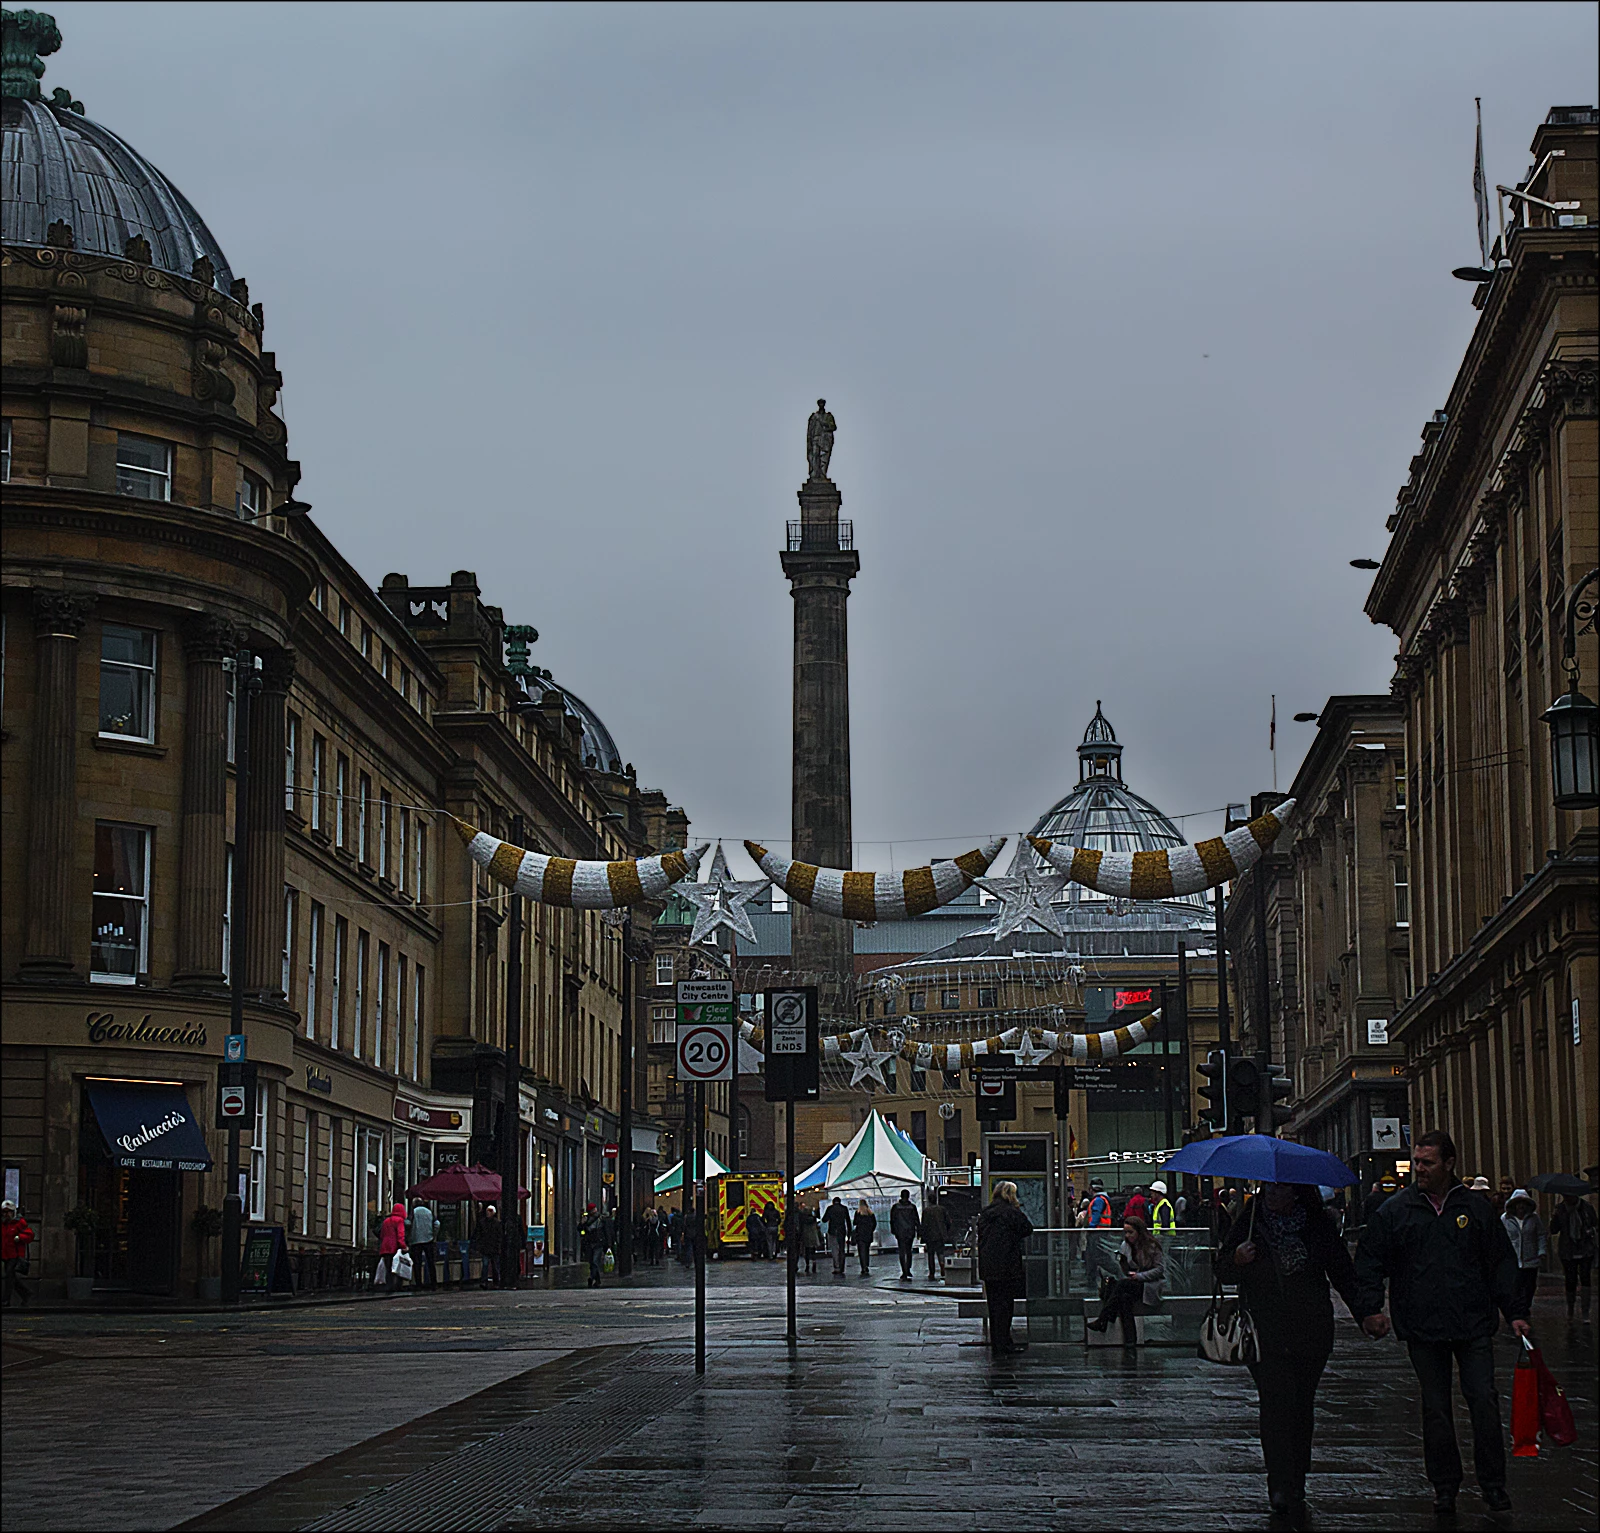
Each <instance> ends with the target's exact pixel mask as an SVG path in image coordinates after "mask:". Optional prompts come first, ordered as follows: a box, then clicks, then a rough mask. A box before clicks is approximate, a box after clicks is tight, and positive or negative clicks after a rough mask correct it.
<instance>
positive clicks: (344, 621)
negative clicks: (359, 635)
mask: <svg viewBox="0 0 1600 1533" xmlns="http://www.w3.org/2000/svg"><path fill="white" fill-rule="evenodd" d="M339 632H340V633H341V634H343V635H344V637H345V638H347V639H348V638H349V637H350V603H349V602H347V601H346V600H345V599H344V597H342V596H341V597H340V598H339Z"/></svg>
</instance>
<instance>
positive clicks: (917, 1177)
mask: <svg viewBox="0 0 1600 1533" xmlns="http://www.w3.org/2000/svg"><path fill="white" fill-rule="evenodd" d="M925 1163H926V1157H925V1156H924V1155H923V1154H922V1152H921V1151H920V1150H919V1149H918V1148H917V1147H916V1145H914V1144H913V1143H912V1142H911V1140H910V1139H909V1138H908V1137H907V1136H906V1135H904V1134H902V1133H901V1132H900V1131H899V1130H898V1129H897V1128H895V1126H894V1125H893V1124H891V1123H888V1122H886V1121H885V1120H884V1118H883V1117H882V1116H881V1115H880V1114H879V1112H878V1109H877V1108H876V1107H874V1108H873V1109H872V1111H871V1112H870V1113H868V1114H867V1121H866V1122H865V1123H863V1124H862V1125H861V1127H860V1128H859V1129H858V1130H857V1131H856V1136H855V1138H854V1139H852V1140H851V1141H850V1143H849V1144H847V1145H846V1146H845V1147H844V1148H843V1149H842V1150H840V1151H839V1153H838V1154H837V1155H836V1156H834V1158H833V1164H832V1165H831V1166H830V1167H829V1168H828V1182H827V1185H828V1187H829V1189H830V1190H833V1189H837V1188H839V1187H842V1186H845V1185H849V1186H850V1187H852V1188H854V1186H855V1184H856V1183H858V1182H862V1181H865V1180H868V1179H871V1180H873V1181H882V1182H884V1183H891V1182H892V1183H914V1184H915V1185H917V1186H921V1184H922V1168H923V1166H924V1164H925Z"/></svg>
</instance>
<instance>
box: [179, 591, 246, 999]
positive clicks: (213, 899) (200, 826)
mask: <svg viewBox="0 0 1600 1533" xmlns="http://www.w3.org/2000/svg"><path fill="white" fill-rule="evenodd" d="M235 637H236V635H235V630H234V627H233V625H232V624H231V623H229V622H227V621H226V620H225V619H223V618H220V617H217V616H215V615H214V614H212V613H208V612H197V613H195V614H194V616H192V617H190V618H188V619H187V620H186V621H185V622H184V625H183V649H184V655H185V657H186V658H187V660H188V672H187V676H186V680H185V694H184V715H183V823H182V829H181V831H180V833H179V834H180V842H179V845H180V853H181V861H180V865H179V875H178V967H177V971H176V973H175V974H174V975H173V983H174V984H175V985H180V986H184V987H187V988H195V989H207V990H217V989H221V988H222V987H223V986H224V985H225V984H226V983H227V976H226V975H225V974H224V973H223V972H222V914H223V911H224V910H225V909H226V908H227V898H228V893H227V888H226V883H227V869H228V856H227V848H228V823H227V815H228V690H227V686H226V684H225V678H224V675H223V670H222V662H223V660H224V658H225V657H226V656H227V655H228V654H229V653H230V652H231V650H232V649H233V648H234V646H235Z"/></svg>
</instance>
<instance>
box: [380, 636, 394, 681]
mask: <svg viewBox="0 0 1600 1533" xmlns="http://www.w3.org/2000/svg"><path fill="white" fill-rule="evenodd" d="M382 649H383V665H382V667H381V669H382V671H383V679H384V680H385V681H393V680H394V651H393V650H392V649H390V648H389V646H388V645H387V644H385V645H383V646H382Z"/></svg>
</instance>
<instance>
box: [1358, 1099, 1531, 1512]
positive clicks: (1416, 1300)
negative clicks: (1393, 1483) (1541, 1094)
mask: <svg viewBox="0 0 1600 1533" xmlns="http://www.w3.org/2000/svg"><path fill="white" fill-rule="evenodd" d="M1411 1170H1412V1175H1413V1177H1414V1182H1413V1185H1412V1186H1410V1187H1408V1188H1406V1189H1405V1190H1404V1191H1403V1192H1397V1193H1396V1194H1395V1195H1394V1196H1393V1197H1392V1198H1390V1199H1389V1200H1388V1201H1387V1202H1386V1203H1384V1205H1383V1206H1382V1207H1381V1208H1379V1209H1378V1211H1377V1212H1376V1213H1375V1214H1374V1215H1373V1216H1372V1222H1371V1223H1370V1224H1368V1225H1367V1227H1366V1230H1365V1232H1364V1233H1363V1234H1362V1237H1361V1244H1360V1246H1359V1247H1358V1248H1357V1251H1356V1278H1357V1281H1358V1283H1359V1284H1360V1291H1359V1292H1358V1294H1357V1296H1356V1298H1357V1302H1356V1303H1355V1305H1353V1306H1352V1308H1351V1313H1352V1314H1354V1315H1358V1316H1360V1317H1361V1328H1362V1329H1363V1330H1364V1331H1365V1332H1366V1333H1367V1334H1368V1335H1369V1336H1378V1337H1382V1336H1387V1335H1388V1334H1389V1330H1390V1326H1391V1321H1392V1324H1393V1329H1394V1332H1395V1334H1396V1335H1397V1336H1398V1337H1399V1338H1400V1339H1401V1340H1402V1341H1403V1342H1405V1344H1406V1347H1407V1349H1408V1350H1409V1352H1410V1354H1411V1366H1412V1368H1413V1369H1414V1370H1415V1372H1416V1375H1417V1384H1418V1386H1419V1389H1420V1392H1421V1396H1422V1455H1423V1461H1424V1463H1425V1465H1426V1467H1427V1473H1428V1479H1429V1480H1430V1481H1431V1482H1432V1484H1433V1509H1434V1512H1435V1514H1436V1515H1438V1516H1449V1515H1451V1514H1452V1513H1453V1512H1454V1511H1455V1506H1456V1495H1457V1492H1458V1491H1459V1490H1460V1488H1461V1478H1462V1473H1461V1449H1460V1447H1459V1446H1458V1445H1457V1443H1456V1429H1455V1421H1454V1419H1453V1417H1452V1414H1451V1388H1450V1383H1451V1381H1450V1374H1451V1368H1452V1365H1454V1368H1455V1370H1456V1371H1457V1372H1458V1373H1459V1375H1460V1378H1461V1393H1462V1395H1463V1397H1464V1398H1465V1399H1466V1402H1467V1410H1468V1413H1469V1414H1470V1415H1471V1417H1472V1447H1473V1455H1472V1456H1473V1462H1474V1467H1475V1468H1476V1470H1477V1475H1478V1489H1479V1490H1480V1491H1481V1492H1482V1493H1483V1500H1484V1504H1485V1505H1486V1506H1487V1507H1488V1508H1489V1509H1490V1511H1495V1512H1504V1511H1509V1510H1510V1507H1511V1498H1510V1497H1509V1496H1508V1495H1507V1494H1506V1445H1505V1439H1504V1437H1503V1436H1502V1434H1501V1428H1500V1397H1499V1396H1498V1395H1497V1394H1496V1393H1495V1386H1494V1349H1493V1346H1492V1344H1491V1340H1490V1338H1491V1337H1493V1335H1494V1333H1495V1329H1496V1323H1497V1322H1496V1318H1495V1311H1496V1310H1499V1312H1500V1313H1501V1314H1503V1315H1504V1316H1505V1317H1506V1319H1507V1320H1508V1321H1509V1322H1510V1324H1511V1328H1512V1330H1514V1331H1515V1332H1516V1333H1517V1334H1518V1335H1519V1336H1526V1335H1527V1334H1528V1312H1527V1308H1526V1307H1525V1306H1524V1305H1523V1304H1522V1302H1521V1299H1520V1297H1519V1295H1518V1292H1517V1259H1516V1254H1515V1252H1513V1251H1512V1249H1511V1242H1510V1241H1509V1240H1508V1239H1507V1238H1506V1232H1505V1228H1504V1226H1502V1225H1501V1223H1500V1221H1499V1219H1497V1218H1496V1217H1495V1211H1494V1205H1493V1204H1492V1203H1491V1202H1490V1201H1489V1199H1487V1198H1486V1197H1484V1196H1483V1195H1482V1194H1481V1193H1476V1192H1471V1191H1469V1190H1468V1189H1467V1188H1466V1187H1465V1186H1463V1185H1462V1183H1461V1182H1460V1181H1459V1180H1458V1179H1457V1177H1456V1147H1455V1142H1454V1141H1453V1140H1452V1139H1451V1138H1450V1136H1449V1135H1448V1134H1447V1133H1445V1132H1444V1131H1443V1130H1441V1129H1435V1130H1434V1131H1433V1132H1431V1133H1427V1134H1424V1135H1423V1136H1422V1137H1421V1138H1420V1139H1418V1140H1417V1141H1416V1143H1415V1144H1414V1145H1413V1146H1412V1150H1411ZM1515 1190H1516V1189H1515V1188H1513V1189H1512V1191H1515ZM1385 1284H1387V1285H1388V1290H1389V1314H1388V1315H1385V1314H1384V1313H1383V1298H1384V1285H1385Z"/></svg>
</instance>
